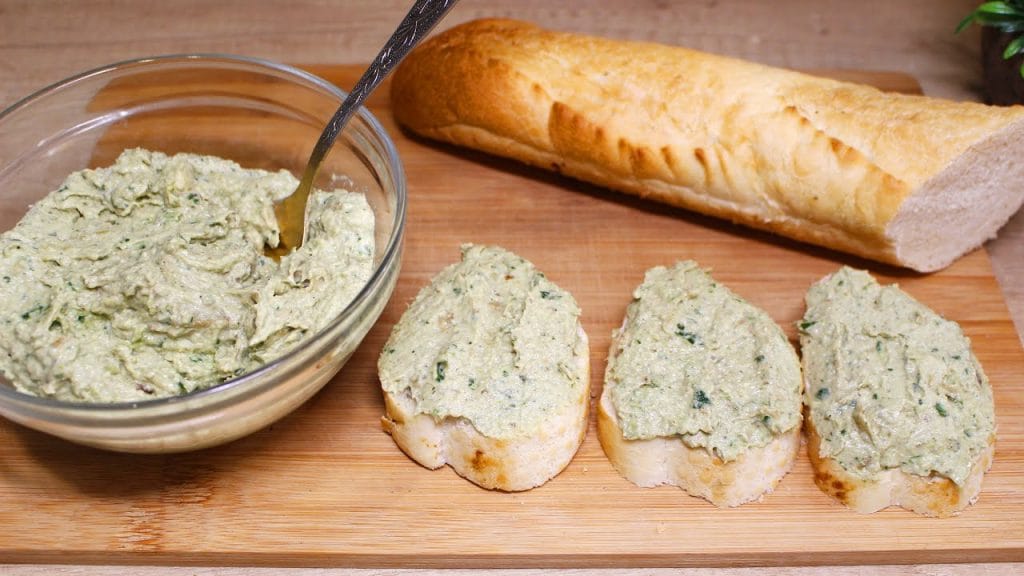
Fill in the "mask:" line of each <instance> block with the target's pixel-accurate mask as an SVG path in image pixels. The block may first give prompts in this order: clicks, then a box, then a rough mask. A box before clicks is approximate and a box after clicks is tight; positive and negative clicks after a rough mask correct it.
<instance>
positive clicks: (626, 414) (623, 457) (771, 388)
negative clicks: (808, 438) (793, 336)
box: [598, 261, 803, 506]
mask: <svg viewBox="0 0 1024 576" xmlns="http://www.w3.org/2000/svg"><path fill="white" fill-rule="evenodd" d="M802 386H803V383H802V380H801V377H800V363H799V360H798V359H797V356H796V353H795V352H794V350H793V347H792V346H791V345H790V343H789V342H788V340H787V339H786V336H785V335H784V333H783V332H782V330H781V329H780V328H779V326H778V325H777V324H776V323H775V322H774V321H773V320H772V319H771V318H770V317H769V316H768V315H767V314H766V313H765V312H763V311H762V310H760V309H758V308H757V307H755V306H753V305H751V304H749V303H748V302H746V301H744V300H743V299H741V298H740V297H739V296H737V295H736V294H735V293H733V292H732V291H730V290H729V289H728V288H726V287H725V286H723V285H721V284H719V283H718V282H716V281H715V280H714V279H713V278H712V277H711V276H710V275H709V274H708V273H707V272H705V271H704V270H702V269H701V268H700V267H698V266H697V264H696V263H694V262H692V261H686V262H680V263H678V264H676V265H675V266H673V267H671V268H666V267H656V268H652V269H651V270H648V271H647V273H646V275H645V277H644V281H643V283H642V284H641V285H640V286H639V287H638V288H637V289H636V290H635V291H634V293H633V301H632V303H630V305H629V307H628V308H627V311H626V318H625V320H624V321H623V324H622V327H621V328H619V329H618V330H617V331H616V332H615V333H614V334H613V338H612V347H611V351H610V353H609V359H608V367H607V371H606V373H605V384H604V391H603V393H602V394H601V401H600V405H599V407H598V434H599V438H600V441H601V445H602V446H603V447H604V450H605V453H606V454H607V455H608V458H609V459H610V460H611V462H612V464H613V465H614V466H615V468H616V469H617V470H618V471H619V472H620V473H621V474H622V475H623V476H625V477H626V478H627V479H629V480H630V481H632V482H634V483H636V484H638V485H640V486H657V485H660V484H673V485H677V486H679V487H681V488H683V489H684V490H686V491H687V492H688V493H689V494H691V495H694V496H699V497H702V498H705V499H707V500H709V501H711V502H712V503H714V504H716V505H718V506H736V505H739V504H742V503H744V502H747V501H750V500H755V499H757V498H759V497H761V495H762V494H764V493H765V492H768V491H771V490H772V489H773V488H774V487H775V486H776V484H777V483H778V482H779V480H781V479H782V477H783V476H785V474H786V472H788V471H789V469H790V467H791V466H792V464H793V460H794V458H795V456H796V452H797V449H798V448H799V445H800V423H801V411H800V408H801V403H800V398H801V390H802Z"/></svg>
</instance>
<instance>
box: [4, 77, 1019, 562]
mask: <svg viewBox="0 0 1024 576" xmlns="http://www.w3.org/2000/svg"><path fill="white" fill-rule="evenodd" d="M312 69H313V71H314V72H315V73H318V74H320V75H322V76H324V77H326V78H328V79H329V80H331V81H334V82H336V83H338V84H339V85H341V86H351V85H352V83H353V82H354V80H355V78H356V75H357V74H358V72H359V70H357V69H356V68H349V67H313V68H312ZM831 74H832V75H835V76H841V77H845V78H853V79H856V80H859V81H865V82H871V83H875V84H878V85H881V86H883V87H885V88H887V89H893V90H902V91H908V92H913V91H917V90H919V88H918V85H917V83H916V82H915V81H914V80H913V79H912V78H910V77H908V76H905V75H902V74H891V73H890V74H883V73H864V72H860V73H851V72H847V73H840V72H835V71H833V72H831ZM388 104H389V102H388V97H387V90H386V88H385V89H382V90H380V91H378V93H377V94H376V95H375V96H374V97H373V98H372V99H371V101H370V104H369V105H370V107H371V108H372V109H373V111H374V112H375V113H376V114H377V115H378V117H379V118H380V119H381V121H382V122H383V124H384V126H385V127H386V129H387V130H388V131H389V132H390V133H391V135H392V136H393V137H394V139H395V141H396V143H397V145H398V149H399V151H400V153H401V155H402V158H403V160H404V163H405V168H406V171H407V176H408V181H409V218H408V235H407V241H406V252H405V258H404V262H403V267H402V275H401V278H400V280H399V285H398V287H397V289H396V291H395V294H394V297H393V299H392V301H391V303H390V305H389V306H388V308H387V309H386V311H385V312H384V315H383V316H382V317H381V319H380V321H379V322H378V324H377V325H376V327H375V328H374V329H373V330H372V331H371V332H370V334H369V336H368V337H367V339H366V340H365V342H364V343H363V345H362V346H361V347H360V349H359V350H358V351H357V353H356V354H355V355H354V356H353V358H352V359H351V361H350V362H349V364H348V365H347V366H346V367H345V368H344V369H343V371H342V372H341V373H340V374H339V375H338V376H337V377H336V378H335V379H334V380H333V381H332V382H330V383H329V384H328V385H327V386H326V387H325V388H324V389H323V390H322V391H321V392H320V394H319V395H318V396H316V397H315V398H314V399H313V400H311V401H310V402H308V403H307V404H305V405H304V406H302V407H301V408H300V409H299V410H297V411H296V412H294V413H293V414H291V415H290V416H288V417H286V418H285V419H283V420H282V421H280V422H278V423H277V424H275V425H273V426H271V427H270V428H267V429H265V430H263V431H260V432H258V433H256V434H254V435H252V436H250V437H247V438H245V439H243V440H240V441H237V442H234V443H232V444H230V445H226V446H221V447H218V448H215V449H209V450H205V451H201V452H196V453H189V454H180V455H170V456H135V455H124V454H114V453H107V452H102V451H97V450H92V449H86V448H82V447H79V446H75V445H72V444H69V443H66V442H64V441H61V440H57V439H54V438H51V437H48V436H45V435H43V434H40V433H36V432H33V431H30V430H28V429H25V428H22V427H20V426H17V425H14V424H12V423H9V422H7V421H0V563H3V562H35V563H51V562H55V563H72V562H73V563H93V562H102V563H139V564H142V563H144V564H152V563H157V564H176V565H194V564H211V565H234V564H246V565H264V564H266V565H307V566H308V565H317V566H324V565H346V566H360V565H362V566H367V565H370V566H404V567H422V566H451V567H467V566H507V567H529V566H600V567H611V566H654V565H659V566H664V565H678V566H693V565H734V566H742V565H752V564H794V565H799V564H845V563H858V564H861V563H887V564H888V563H929V562H960V561H971V562H984V561H1004V560H1016V561H1021V560H1024V351H1022V349H1021V341H1020V340H1019V338H1018V335H1017V333H1016V332H1015V331H1014V327H1013V325H1012V323H1011V321H1010V319H1009V316H1008V312H1007V308H1006V305H1005V303H1004V301H1003V299H1002V295H1001V292H1000V290H999V287H998V285H997V283H996V280H995V279H994V277H993V273H992V269H991V266H990V262H989V259H988V256H987V255H986V253H985V252H984V251H977V252H975V253H973V254H971V255H969V256H967V257H965V258H963V259H962V260H960V261H959V262H957V263H956V264H954V265H953V266H952V267H950V268H948V269H947V270H944V271H942V272H939V273H936V274H932V275H928V276H921V275H916V274H910V273H907V272H905V271H900V270H896V269H893V268H888V267H882V266H878V265H876V264H873V263H870V262H866V261H861V260H856V259H852V258H848V257H846V256H843V255H839V254H836V253H832V252H828V251H824V250H819V249H816V248H811V247H808V246H804V245H799V244H796V243H793V242H790V241H788V240H784V239H780V238H776V237H772V236H769V235H766V234H761V233H758V232H752V231H749V230H746V229H741V228H738V227H735V226H732V225H730V224H728V223H724V222H720V221H716V220H712V219H708V218H704V217H700V216H696V215H692V214H689V213H685V212H683V211H680V210H675V209H671V208H666V207H663V206H660V205H656V204H653V203H648V202H645V201H640V200H637V199H633V198H628V197H624V196H620V195H617V194H614V193H611V192H607V191H604V190H600V189H597V188H594V187H591V186H587V185H583V184H579V183H576V182H573V181H570V180H567V179H564V178H561V177H557V176H554V175H551V174H548V173H545V172H540V171H536V170H533V169H528V168H525V167H522V166H519V165H517V164H515V163H512V162H508V161H504V160H500V159H494V158H489V157H486V156H483V155H480V154H477V153H472V152H467V151H463V150H458V149H454V148H450V147H446V146H439V145H434V144H432V143H428V142H424V141H421V140H417V139H413V138H410V137H409V136H407V135H405V134H403V133H402V132H401V131H399V130H398V129H397V127H396V126H395V124H394V121H393V120H392V118H391V114H390V112H389V109H388ZM464 242H474V243H493V244H498V245H501V246H504V247H506V248H509V249H511V250H513V251H515V252H517V253H519V254H521V255H522V256H524V257H526V258H528V259H529V260H532V261H533V262H534V263H535V264H536V265H537V266H538V267H539V268H540V269H541V270H543V271H544V272H546V273H547V275H548V276H549V277H550V278H551V279H552V280H554V281H555V282H556V283H558V284H559V285H560V286H562V287H563V288H565V289H568V290H569V291H571V292H572V293H573V294H574V295H575V297H576V299H577V300H578V302H579V304H580V306H581V308H582V310H583V317H582V319H583V324H584V328H585V329H586V331H587V333H588V334H589V336H590V341H591V358H592V361H591V371H592V375H593V376H592V385H593V395H594V397H595V398H596V396H597V395H598V394H599V393H600V389H601V381H602V375H603V373H604V366H605V360H606V358H607V352H608V345H609V338H610V334H611V331H612V329H613V328H614V327H616V326H617V325H618V324H619V323H620V322H621V320H622V316H623V313H624V310H625V307H626V304H627V303H628V302H629V299H630V293H631V291H632V289H633V288H634V286H635V285H636V284H638V283H639V282H640V280H641V279H642V277H643V273H644V271H645V270H646V269H647V268H649V267H651V266H655V265H659V264H671V263H672V262H674V261H676V260H680V259H686V258H693V259H696V260H697V261H698V262H700V263H701V264H702V265H704V266H708V267H710V268H712V269H713V271H714V274H715V276H716V278H718V279H719V280H720V281H722V282H724V283H725V284H727V285H728V286H730V287H731V288H732V289H733V290H734V291H736V292H738V293H739V294H740V295H742V296H744V297H745V298H747V299H748V300H750V301H751V302H753V303H754V304H756V305H758V306H761V307H763V308H764V309H765V310H767V311H768V313H769V314H771V316H772V317H774V318H775V320H777V321H778V322H779V323H780V324H781V325H782V326H783V327H784V328H785V329H786V331H787V334H788V335H789V336H790V337H791V338H795V331H794V328H793V324H794V322H795V321H796V320H797V319H798V318H799V317H800V316H801V314H802V312H803V300H802V298H803V294H804V291H805V290H806V288H807V287H808V286H809V285H810V284H811V283H812V282H814V281H815V280H817V279H818V278H820V277H821V276H823V275H825V274H827V273H829V272H832V271H833V270H835V269H836V268H837V267H838V266H840V265H842V264H851V265H854V266H858V267H866V268H868V269H870V270H871V271H872V272H873V273H875V274H876V275H877V276H878V277H879V278H880V279H881V280H883V281H886V282H891V281H898V282H899V283H900V284H901V285H902V286H903V287H904V288H905V289H906V290H907V291H908V292H910V293H911V294H913V295H914V296H916V297H917V298H919V299H920V300H922V301H924V302H925V303H927V304H928V305H930V306H932V307H933V308H934V309H935V310H937V311H938V312H940V313H941V314H944V315H946V316H947V317H949V318H951V319H954V320H957V321H958V322H960V323H961V324H962V326H963V327H964V329H965V330H966V332H967V333H968V335H969V336H970V337H971V338H972V340H973V341H974V345H975V350H976V352H977V355H978V356H979V358H980V359H981V362H982V364H983V365H984V367H985V369H986V371H987V372H988V375H989V377H990V378H991V381H992V384H993V387H994V390H995V398H996V406H997V408H996V410H997V415H998V422H999V441H998V445H997V451H996V458H995V462H994V464H993V466H992V469H991V471H990V472H989V474H988V475H987V477H986V479H985V484H984V490H983V492H982V495H981V498H980V500H979V501H978V503H977V504H976V505H975V506H973V507H971V508H970V509H968V510H967V511H966V512H965V513H963V514H962V515H961V516H959V517H957V518H951V519H943V520H937V519H929V518H923V517H920V516H916V515H914V514H911V513H909V512H905V511H903V510H899V509H890V510H886V511H883V512H879V513H876V514H873V515H870V516H862V515H858V514H856V513H853V512H851V511H848V510H846V509H844V508H843V507H841V506H839V505H837V504H835V503H833V502H832V501H831V500H830V499H829V498H827V497H826V496H825V495H824V494H822V493H821V492H819V491H818V489H817V488H816V487H815V486H814V483H813V481H812V477H811V471H810V467H809V465H808V464H807V461H806V457H805V455H803V454H801V457H800V459H799V461H798V463H797V465H796V467H795V468H794V469H793V471H792V472H791V473H790V474H789V475H788V476H787V477H786V478H785V479H784V480H783V481H782V483H781V484H780V485H779V487H778V488H777V489H776V491H775V493H774V494H771V495H770V496H768V497H767V498H765V499H764V501H762V502H759V503H752V504H748V505H745V506H742V507H740V508H737V509H730V510H720V509H717V508H715V507H713V506H711V505H710V504H708V503H706V502H704V501H703V500H698V499H695V498H691V497H688V496H687V495H686V494H684V493H683V492H682V491H680V490H678V489H676V488H673V487H662V488H655V489H642V488H638V487H636V486H634V485H632V484H630V483H629V482H627V481H625V480H623V479H622V478H621V477H619V475H618V474H617V473H616V472H615V470H614V469H613V468H612V467H611V465H610V464H609V463H608V461H607V460H606V459H605V457H604V454H603V453H602V451H601V447H600V445H599V444H598V441H597V437H596V434H595V433H594V429H593V428H594V427H593V422H591V429H590V432H589V434H588V435H587V437H586V440H585V441H584V443H583V446H582V448H581V449H580V451H579V453H578V455H577V456H576V458H575V459H574V460H573V462H572V463H571V464H570V465H569V467H568V468H567V469H566V470H565V471H564V472H563V473H562V474H561V475H560V476H558V477H557V478H555V479H554V480H552V481H551V482H549V483H548V484H546V485H544V486H542V487H540V488H537V489H535V490H532V491H529V492H525V493H517V494H509V493H497V492H488V491H485V490H482V489H480V488H477V487H476V486H474V485H471V484H469V483H468V482H466V481H464V480H462V479H461V478H459V477H458V476H456V475H455V474H454V473H453V472H452V471H451V470H450V469H447V468H445V469H441V470H437V471H430V470H427V469H424V468H422V467H420V466H418V465H417V464H415V463H413V462H412V461H410V460H409V459H408V458H406V457H405V456H404V455H403V454H402V453H401V452H400V451H399V450H398V449H397V448H396V447H395V445H394V444H393V442H392V441H391V439H390V437H389V436H387V435H386V434H385V433H384V432H382V431H381V427H380V422H379V419H380V416H381V414H382V413H383V405H382V400H381V394H380V391H379V388H378V382H377V378H376V372H375V362H376V357H377V354H378V353H379V352H380V349H381V347H382V345H383V342H384V340H385V339H386V337H387V335H388V333H389V331H390V329H391V326H392V325H393V324H394V323H395V322H396V321H397V319H398V317H399V316H400V315H401V313H402V311H403V310H404V309H405V307H406V305H407V303H408V302H409V301H410V300H411V298H412V297H413V296H414V295H415V293H416V291H417V290H418V289H419V288H420V287H421V286H423V285H424V284H425V283H426V282H428V280H429V278H430V277H431V276H432V275H433V274H435V273H436V272H437V271H439V270H440V269H441V268H442V267H443V266H445V265H447V264H448V263H450V262H453V261H455V260H456V259H457V258H458V254H459V245H460V244H462V243H464Z"/></svg>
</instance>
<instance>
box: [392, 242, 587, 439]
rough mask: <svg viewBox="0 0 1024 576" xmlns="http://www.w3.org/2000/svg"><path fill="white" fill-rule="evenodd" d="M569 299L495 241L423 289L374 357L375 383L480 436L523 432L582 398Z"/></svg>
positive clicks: (466, 251)
mask: <svg viewBox="0 0 1024 576" xmlns="http://www.w3.org/2000/svg"><path fill="white" fill-rule="evenodd" d="M579 314H580V311H579V308H578V307H577V306H576V302H575V300H573V298H572V296H571V295H570V294H569V293H568V292H565V291H564V290H562V289H560V288H559V287H558V286H556V285H555V284H554V283H553V282H551V281H550V280H548V279H547V278H546V277H545V276H544V274H542V273H541V272H540V271H538V270H537V269H536V268H535V267H534V266H533V265H532V264H531V263H530V262H528V261H526V260H524V259H523V258H520V257H519V256H517V255H515V254H513V253H512V252H509V251H507V250H504V249H501V248H497V247H492V246H464V247H463V249H462V261H461V262H459V263H456V264H453V265H451V266H449V267H447V268H445V269H444V270H443V271H441V272H440V273H439V274H438V275H437V277H435V278H434V280H433V281H432V282H431V283H430V285H428V286H425V287H424V288H423V289H422V290H421V291H420V292H419V294H418V295H417V296H416V299H415V300H414V301H413V303H412V304H411V305H410V306H409V309H408V310H407V311H406V312H405V314H403V315H402V318H401V320H400V321H399V322H398V324H396V325H395V328H394V330H393V331H392V333H391V337H390V338H389V340H388V342H387V344H386V345H385V346H384V350H383V351H382V353H381V356H380V362H379V364H378V368H379V371H380V379H381V384H382V386H383V387H384V389H385V391H387V392H388V393H390V394H394V395H399V394H408V395H409V396H410V397H411V398H412V399H413V401H414V402H415V403H416V411H417V412H418V413H421V414H428V415H430V416H432V417H433V418H435V419H437V420H442V419H445V418H465V419H466V420H468V421H469V422H471V423H472V424H473V426H475V427H476V429H477V431H479V432H480V433H481V434H483V435H484V436H487V437H490V438H512V437H516V436H517V435H519V434H529V433H530V431H531V430H535V429H536V428H537V427H538V426H540V425H541V424H542V423H543V422H544V421H545V420H546V419H547V418H548V417H550V416H551V415H552V414H558V413H560V412H562V411H564V410H565V407H566V406H568V405H569V404H570V403H572V402H574V401H575V400H576V399H577V398H578V396H579V390H580V387H581V386H585V385H586V383H585V382H581V381H580V379H579V378H580V377H579V370H578V368H577V366H578V364H579V359H580V356H581V354H583V353H584V351H583V350H582V349H581V346H582V342H581V339H580V337H579V334H578V331H577V330H578V326H579Z"/></svg>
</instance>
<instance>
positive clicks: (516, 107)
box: [391, 20, 1024, 271]
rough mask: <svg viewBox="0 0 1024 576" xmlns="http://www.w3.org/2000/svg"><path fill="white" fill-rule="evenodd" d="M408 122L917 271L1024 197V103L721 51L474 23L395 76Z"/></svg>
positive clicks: (967, 241) (969, 244) (935, 263)
mask: <svg viewBox="0 0 1024 576" xmlns="http://www.w3.org/2000/svg"><path fill="white" fill-rule="evenodd" d="M391 86H392V94H391V99H392V109H393V110H394V114H395V119H396V120H397V121H398V122H399V123H400V124H401V125H403V126H404V127H406V128H408V129H410V130H412V131H414V132H416V133H418V134H420V135H423V136H426V137H429V138H434V139H437V140H442V141H446V142H451V143H454V144H458V145H461V146H468V147H471V148H475V149H478V150H483V151H485V152H489V153H492V154H497V155H501V156H505V157H509V158H513V159H516V160H518V161H522V162H525V163H527V164H531V165H534V166H538V167H541V168H544V169H548V170H554V171H556V172H559V173H561V174H565V175H567V176H571V177H573V178H577V179H580V180H584V181H587V182H591V183H594V184H597V185H600V186H605V187H608V188H611V189H614V190H619V191H622V192H626V193H629V194H634V195H638V196H641V197H645V198H651V199H654V200H658V201H662V202H666V203H669V204H673V205H676V206H680V207H683V208H686V209H689V210H694V211H698V212H702V213H704V214H709V215H711V216H716V217H720V218H726V219H728V220H731V221H733V222H738V223H742V224H745V225H747V226H753V227H757V228H761V229H764V230H768V231H771V232H775V233H778V234H782V235H784V236H788V237H791V238H795V239H797V240H800V241H803V242H809V243H813V244H818V245H822V246H826V247H829V248H833V249H837V250H842V251H846V252H851V253H854V254H858V255H860V256H864V257H866V258H871V259H874V260H879V261H883V262H888V263H892V264H896V265H900V266H907V267H910V268H913V269H915V270H919V271H932V270H937V269H939V268H943V267H945V266H947V265H949V264H950V263H951V262H952V261H953V260H955V259H956V258H958V257H959V256H961V255H962V254H964V253H966V252H968V251H970V250H972V249H974V248H975V247H977V246H979V245H980V244H981V243H982V242H984V241H985V240H987V239H989V238H991V237H993V236H995V234H996V231H997V230H998V229H999V228H1000V227H1001V226H1002V225H1003V224H1005V223H1006V222H1007V220H1008V219H1009V218H1010V216H1011V215H1013V214H1014V212H1016V211H1017V209H1018V208H1020V206H1021V203H1022V201H1024V184H1022V182H1024V162H1012V161H1007V160H1006V158H1007V156H1008V155H1012V154H1013V151H1015V150H1016V145H1017V143H1018V142H1020V141H1021V140H1022V139H1024V107H1021V106H1014V107H998V106H986V105H984V104H980V103H976V102H951V101H946V100H940V99H937V98H929V97H926V96H920V95H907V94H891V93H884V92H882V91H880V90H877V89H875V88H873V87H871V86H865V85H859V84H853V83H848V82H838V81H835V80H832V79H827V78H819V77H815V76H811V75H807V74H801V73H798V72H795V71H792V70H784V69H780V68H772V67H769V66H763V65H760V64H757V63H754V62H746V61H742V60H737V59H734V58H727V57H723V56H718V55H714V54H708V53H704V52H699V51H696V50H689V49H686V48H682V47H677V46H667V45H661V44H654V43H645V42H630V41H624V40H615V39H610V38H599V37H594V36H585V35H581V34H571V33H563V32H555V31H550V30H544V29H543V28H540V27H538V26H535V25H532V24H529V23H526V22H518V21H514V20H477V21H474V22H469V23H467V24H463V25H460V26H456V27H454V28H452V29H450V30H448V31H446V32H445V33H443V34H440V35H438V36H436V37H434V38H431V39H429V40H428V41H427V42H424V43H423V44H422V45H421V46H419V47H418V48H417V49H416V50H414V51H413V52H412V53H411V54H409V56H408V57H407V58H406V59H405V61H403V63H402V64H401V65H400V66H399V68H398V69H397V70H396V71H395V75H394V78H393V80H392V84H391Z"/></svg>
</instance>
